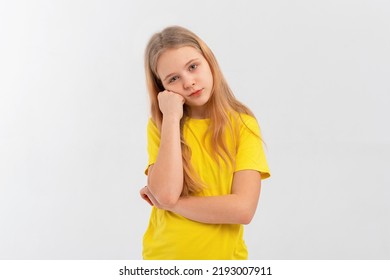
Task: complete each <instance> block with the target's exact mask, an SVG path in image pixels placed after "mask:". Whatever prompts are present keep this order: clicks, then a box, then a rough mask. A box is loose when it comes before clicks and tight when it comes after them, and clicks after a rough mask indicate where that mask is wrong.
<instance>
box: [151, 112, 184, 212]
mask: <svg viewBox="0 0 390 280" xmlns="http://www.w3.org/2000/svg"><path fill="white" fill-rule="evenodd" d="M148 188H149V190H150V192H151V193H152V194H153V196H154V197H155V198H156V199H157V200H158V201H159V202H160V203H161V204H163V205H170V204H172V203H175V202H176V201H177V199H178V198H179V196H180V194H181V192H182V189H183V164H182V153H181V143H180V119H178V118H173V117H172V118H169V117H166V118H164V119H163V123H162V127H161V140H160V148H159V152H158V156H157V159H156V162H155V164H154V165H153V169H152V172H151V173H150V174H149V175H148Z"/></svg>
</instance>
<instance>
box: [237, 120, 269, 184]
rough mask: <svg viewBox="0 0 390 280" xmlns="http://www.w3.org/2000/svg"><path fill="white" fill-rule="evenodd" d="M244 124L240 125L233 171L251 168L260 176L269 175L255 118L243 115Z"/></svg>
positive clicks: (266, 176)
mask: <svg viewBox="0 0 390 280" xmlns="http://www.w3.org/2000/svg"><path fill="white" fill-rule="evenodd" d="M242 120H243V121H244V124H242V126H241V127H240V138H239V141H238V146H237V154H236V167H235V171H240V170H245V169H251V170H257V171H259V172H260V173H261V178H262V179H266V178H268V177H270V175H271V174H270V171H269V168H268V163H267V160H266V157H265V153H264V149H263V143H262V140H261V133H260V128H259V125H258V123H257V121H256V119H255V118H253V117H250V116H243V117H242Z"/></svg>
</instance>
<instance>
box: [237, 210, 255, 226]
mask: <svg viewBox="0 0 390 280" xmlns="http://www.w3.org/2000/svg"><path fill="white" fill-rule="evenodd" d="M254 216H255V211H253V210H252V209H248V208H245V209H242V211H240V215H239V223H240V224H243V225H249V224H250V223H251V222H252V219H253V217H254Z"/></svg>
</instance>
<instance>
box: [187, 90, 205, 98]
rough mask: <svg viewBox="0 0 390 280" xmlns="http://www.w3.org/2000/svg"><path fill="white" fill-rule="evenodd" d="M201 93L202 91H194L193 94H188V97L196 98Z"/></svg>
mask: <svg viewBox="0 0 390 280" xmlns="http://www.w3.org/2000/svg"><path fill="white" fill-rule="evenodd" d="M202 92H203V89H200V90H197V91H194V92H193V93H191V94H190V97H196V96H199V95H201V94H202Z"/></svg>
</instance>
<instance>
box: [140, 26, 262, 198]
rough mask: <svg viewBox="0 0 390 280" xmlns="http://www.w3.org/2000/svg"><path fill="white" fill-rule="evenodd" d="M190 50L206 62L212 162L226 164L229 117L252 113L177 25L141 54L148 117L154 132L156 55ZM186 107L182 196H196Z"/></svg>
mask: <svg viewBox="0 0 390 280" xmlns="http://www.w3.org/2000/svg"><path fill="white" fill-rule="evenodd" d="M188 46H190V47H193V48H195V49H196V50H198V51H199V52H200V53H201V54H202V55H203V57H204V58H205V59H206V61H207V62H208V64H209V66H210V69H211V73H212V76H213V81H214V82H213V88H212V93H211V97H210V99H209V101H208V103H207V112H209V118H210V126H209V128H208V133H209V134H210V136H211V148H212V151H211V152H212V155H213V156H214V159H215V160H216V161H217V162H218V163H219V159H220V158H221V159H222V160H223V161H224V162H225V163H226V164H228V163H230V164H232V163H234V155H232V154H231V152H230V151H229V150H228V147H227V143H226V139H225V133H227V131H229V132H230V133H231V134H232V135H233V137H234V135H235V133H237V132H234V131H233V129H232V124H231V119H230V116H233V121H238V118H240V113H245V114H248V115H250V116H252V117H254V115H253V113H252V112H251V110H249V108H247V107H246V106H245V105H244V104H242V103H241V102H239V101H238V100H237V99H236V98H235V97H234V95H233V92H232V91H231V89H230V88H229V86H228V84H227V82H226V80H225V78H224V77H223V74H222V72H221V69H220V67H219V65H218V62H217V60H216V58H215V56H214V54H213V53H212V51H211V50H210V48H209V47H208V46H207V45H206V44H205V43H204V42H203V41H202V40H201V39H200V38H199V37H198V36H197V35H195V34H194V33H193V32H191V31H189V30H188V29H186V28H183V27H180V26H171V27H167V28H165V29H164V30H163V31H161V32H159V33H156V34H154V35H153V36H152V37H151V38H150V40H149V43H148V45H147V47H146V51H145V74H146V84H147V88H148V92H149V99H150V110H151V117H152V119H153V121H154V122H155V123H156V126H157V127H158V129H159V130H160V129H161V124H162V119H163V115H162V113H161V111H160V108H159V104H158V99H157V95H158V93H159V92H161V91H164V87H163V85H162V82H161V80H160V78H159V76H158V74H157V61H158V58H159V57H160V55H161V54H162V53H163V52H164V51H166V50H167V49H175V48H180V47H188ZM188 114H189V108H188V107H187V106H186V105H184V107H183V118H182V119H181V121H180V138H181V149H182V158H183V171H184V183H183V191H182V194H181V195H182V196H187V195H190V194H194V193H197V192H199V191H201V190H202V189H203V188H204V185H203V183H202V182H201V180H200V178H199V176H197V174H196V173H195V172H194V170H193V167H192V165H191V149H190V147H189V146H188V145H187V144H186V142H185V140H184V138H183V125H184V122H185V119H186V117H188Z"/></svg>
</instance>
